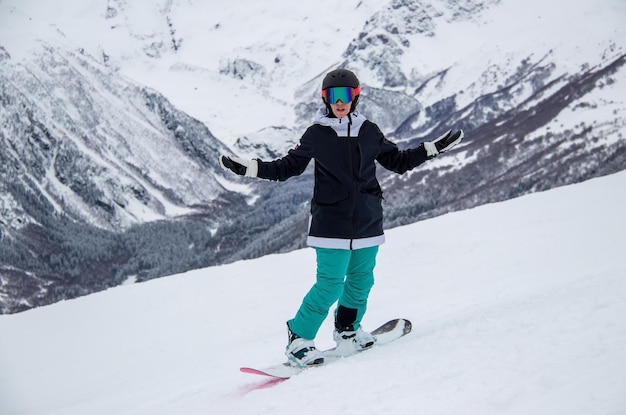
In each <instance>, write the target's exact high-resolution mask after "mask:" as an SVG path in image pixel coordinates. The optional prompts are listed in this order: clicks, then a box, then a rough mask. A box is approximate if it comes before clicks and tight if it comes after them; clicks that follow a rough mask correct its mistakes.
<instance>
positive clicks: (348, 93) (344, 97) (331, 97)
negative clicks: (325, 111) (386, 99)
mask: <svg viewBox="0 0 626 415" xmlns="http://www.w3.org/2000/svg"><path fill="white" fill-rule="evenodd" d="M360 92H361V88H360V87H356V88H351V87H349V86H337V87H334V88H326V89H324V90H323V91H322V95H323V96H324V98H326V101H327V102H328V103H329V104H336V103H337V102H339V101H341V102H343V103H344V104H347V103H349V102H352V100H353V99H354V97H355V96H357V95H359V93H360Z"/></svg>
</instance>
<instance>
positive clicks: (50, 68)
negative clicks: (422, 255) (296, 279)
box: [0, 0, 626, 312]
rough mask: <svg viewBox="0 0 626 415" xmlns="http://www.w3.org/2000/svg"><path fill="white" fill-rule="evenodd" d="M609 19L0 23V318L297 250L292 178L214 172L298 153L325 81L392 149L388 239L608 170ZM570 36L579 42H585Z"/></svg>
mask: <svg viewBox="0 0 626 415" xmlns="http://www.w3.org/2000/svg"><path fill="white" fill-rule="evenodd" d="M624 16H626V4H624V2H623V1H620V0H604V1H601V2H595V3H593V4H591V3H590V2H587V1H583V0H574V1H570V2H567V4H566V5H565V4H564V3H563V2H558V1H552V2H542V1H539V0H531V1H527V2H524V3H520V2H516V1H514V0H500V1H496V0H493V1H482V2H473V1H443V2H442V1H434V0H433V1H419V2H418V1H410V0H392V1H388V2H378V1H345V2H342V3H341V4H337V3H336V2H331V1H329V0H320V1H315V2H299V3H297V4H296V3H294V4H293V5H285V4H284V2H278V1H270V2H254V1H251V0H245V1H244V0H242V1H239V2H221V1H220V2H210V3H207V2H199V1H181V0H167V1H165V0H163V1H157V2H148V1H132V2H131V1H125V0H107V1H104V0H89V1H84V0H82V1H79V0H71V1H67V2H65V3H64V7H58V5H55V4H53V3H46V2H42V1H35V0H20V1H18V0H3V1H2V2H0V103H1V104H2V111H1V112H0V141H1V143H2V146H1V147H0V161H1V164H2V167H1V170H0V177H1V181H0V211H1V212H2V216H1V218H0V312H14V311H19V310H23V309H26V308H30V307H33V306H37V305H41V304H47V303H50V302H53V301H56V300H59V299H63V298H68V297H73V296H76V295H81V294H85V293H89V292H93V291H97V290H100V289H103V288H106V287H111V286H115V285H118V284H120V283H121V282H123V281H126V280H128V279H132V280H140V281H141V280H145V279H149V278H153V277H157V276H162V275H168V274H171V273H175V272H181V271H184V270H187V269H191V268H197V267H201V266H209V265H215V264H220V263H225V262H231V261H234V260H237V259H241V258H251V257H255V256H259V255H264V254H267V253H270V252H284V251H288V250H291V249H294V248H297V247H301V246H303V243H304V238H303V237H304V233H305V229H306V223H307V215H308V200H309V198H310V193H311V189H310V182H311V176H310V172H307V173H305V175H303V176H302V177H300V178H296V179H291V180H290V181H288V182H286V183H281V184H276V183H268V182H261V181H253V180H245V179H239V178H236V177H232V176H230V175H228V174H225V173H224V172H222V171H221V170H220V169H219V167H218V166H217V163H216V160H217V155H218V154H220V153H222V152H226V153H230V152H233V153H236V154H238V155H241V156H244V157H256V156H258V157H261V158H264V159H271V158H274V157H279V156H280V155H282V154H284V153H285V152H286V150H287V149H289V148H290V147H292V146H293V145H294V144H295V143H296V142H297V140H298V138H299V135H300V134H301V133H302V131H303V128H304V127H305V126H306V125H307V124H308V122H309V120H310V118H311V116H312V111H313V110H314V109H315V108H316V107H317V106H318V105H319V102H320V101H319V85H320V82H321V78H322V77H323V75H324V74H325V72H326V71H327V70H328V69H330V68H334V67H337V66H346V67H349V68H351V69H353V70H355V71H356V72H357V73H358V74H359V77H360V79H361V82H362V84H363V94H362V95H363V97H362V100H361V104H360V109H361V111H363V112H364V113H365V114H366V115H367V116H368V117H369V118H371V119H372V120H374V121H375V122H377V123H378V124H379V125H380V126H381V128H382V129H383V131H385V132H386V133H387V135H388V136H389V138H391V139H392V140H394V141H397V142H398V143H399V144H400V145H401V146H402V147H408V146H414V145H417V144H418V143H419V142H421V141H423V140H424V139H427V138H432V137H433V136H436V135H437V134H439V133H440V132H443V131H445V130H447V129H448V128H463V129H464V130H465V132H466V139H465V141H464V143H463V144H462V145H461V146H460V147H459V149H458V150H457V151H455V152H454V153H451V154H450V155H446V156H445V157H440V158H438V159H436V160H435V161H432V162H429V163H427V164H425V165H424V166H423V167H421V168H419V169H416V170H414V171H413V172H410V173H408V174H406V175H404V176H401V177H398V176H396V175H393V174H390V173H388V172H385V171H381V172H380V176H381V182H382V184H383V187H384V190H385V199H386V202H385V209H386V215H387V222H386V224H387V227H388V228H391V227H393V226H396V225H400V224H406V223H411V222H414V221H416V220H420V219H424V218H428V217H432V216H435V215H439V214H442V213H445V212H449V211H453V210H459V209H465V208H469V207H472V206H476V205H480V204H484V203H488V202H493V201H498V200H503V199H508V198H512V197H516V196H520V195H523V194H526V193H529V192H535V191H540V190H545V189H549V188H552V187H555V186H560V185H564V184H568V183H574V182H579V181H582V180H586V179H589V178H591V177H595V176H599V175H605V174H609V173H612V172H616V171H619V170H623V169H624V168H626V139H625V138H624V134H625V133H626V103H625V99H624V96H625V94H624V92H626V70H625V68H624V63H626V49H625V46H626V45H625V44H624V39H626V33H625V32H626V29H624V26H623V24H621V20H622V17H624ZM587 28H590V30H587Z"/></svg>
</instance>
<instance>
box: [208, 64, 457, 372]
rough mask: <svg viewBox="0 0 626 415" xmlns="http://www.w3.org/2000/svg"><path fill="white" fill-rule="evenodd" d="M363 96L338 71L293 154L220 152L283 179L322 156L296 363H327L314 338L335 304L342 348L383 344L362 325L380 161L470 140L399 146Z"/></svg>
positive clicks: (231, 161)
mask: <svg viewBox="0 0 626 415" xmlns="http://www.w3.org/2000/svg"><path fill="white" fill-rule="evenodd" d="M360 93H361V87H360V83H359V80H358V79H357V77H356V75H355V74H354V73H353V72H351V71H349V70H347V69H336V70H333V71H331V72H329V73H328V74H327V75H326V76H325V77H324V80H323V82H322V101H323V103H324V106H323V107H321V108H320V109H318V111H317V113H316V114H315V120H314V123H313V125H311V126H310V127H309V128H308V129H307V130H306V131H305V133H304V135H303V136H302V138H301V139H300V143H299V144H298V146H297V147H296V148H295V149H293V150H290V151H289V152H288V154H287V155H286V156H284V157H283V158H280V159H278V160H274V161H270V162H266V161H261V160H258V159H255V160H243V159H240V158H236V157H227V156H220V164H221V165H222V167H224V168H225V169H228V170H230V171H232V172H234V173H236V174H238V175H242V176H247V177H259V178H263V179H269V180H280V181H284V180H287V179H288V178H290V177H292V176H296V175H299V174H302V172H304V170H305V169H306V167H307V165H308V164H309V162H310V161H311V159H314V160H315V185H314V189H313V200H312V201H311V222H310V229H309V236H308V238H307V244H308V245H309V246H311V247H314V248H315V251H316V260H317V280H316V282H315V284H314V285H313V287H312V288H311V289H310V291H309V292H308V293H307V294H306V296H305V297H304V299H303V300H302V304H301V306H300V308H299V309H298V311H297V312H296V314H295V317H294V318H293V319H291V320H289V321H288V322H287V331H288V335H289V339H288V344H287V347H286V352H285V354H286V355H287V358H288V359H289V362H290V363H292V364H293V365H296V366H306V365H317V364H321V363H323V362H324V356H323V354H322V352H321V351H320V350H318V349H316V348H315V343H314V339H315V336H316V335H317V332H318V330H319V328H320V326H321V324H322V322H323V321H324V319H325V318H326V316H327V315H328V311H329V309H330V307H331V306H332V305H333V304H334V303H335V302H337V308H336V310H335V331H334V334H333V338H334V340H335V341H336V342H337V351H338V352H340V353H343V354H350V353H353V352H355V351H358V350H363V349H367V348H369V347H372V346H373V345H374V343H375V342H376V338H375V337H374V336H373V335H371V334H370V333H368V332H366V331H364V330H363V329H362V328H361V320H362V319H363V315H364V314H365V310H366V307H367V299H368V296H369V293H370V289H371V288H372V286H373V284H374V265H375V263H376V254H377V252H378V246H379V245H380V244H382V243H383V242H384V240H385V239H384V234H383V209H382V203H381V202H382V190H381V188H380V185H379V183H378V180H377V179H376V165H375V163H374V161H378V163H380V164H381V165H382V166H383V167H385V168H387V169H389V170H392V171H394V172H396V173H399V174H402V173H405V172H406V171H408V170H410V169H412V168H414V167H416V166H418V165H420V164H422V163H423V162H425V161H426V160H428V159H430V158H433V157H435V156H437V155H438V154H439V153H442V152H445V151H447V150H449V149H451V148H452V147H453V146H455V145H456V144H458V143H459V142H460V141H461V139H462V138H463V132H462V131H456V132H455V133H452V132H451V131H448V132H447V133H446V134H444V135H442V136H441V137H439V138H437V139H436V140H434V141H432V142H424V143H422V144H420V145H419V146H418V147H416V148H412V149H408V150H404V151H400V150H399V149H398V147H397V145H396V144H394V143H392V142H390V141H389V140H387V139H386V138H385V136H384V135H383V133H382V132H381V131H380V129H379V128H378V126H377V125H376V124H374V123H372V122H371V121H369V120H367V119H366V118H365V117H364V116H363V115H362V114H360V113H359V112H357V111H356V107H357V103H358V101H359V96H360Z"/></svg>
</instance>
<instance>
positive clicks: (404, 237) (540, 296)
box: [0, 172, 626, 415]
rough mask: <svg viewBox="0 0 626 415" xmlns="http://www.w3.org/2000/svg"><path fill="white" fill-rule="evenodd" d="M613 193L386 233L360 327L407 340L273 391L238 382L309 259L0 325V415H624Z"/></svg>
mask: <svg viewBox="0 0 626 415" xmlns="http://www.w3.org/2000/svg"><path fill="white" fill-rule="evenodd" d="M625 188H626V172H620V173H616V174H614V175H610V176H605V177H601V178H597V179H593V180H589V181H587V182H583V183H579V184H576V185H571V186H567V187H561V188H557V189H553V190H550V191H547V192H543V193H534V194H531V195H528V196H524V197H521V198H518V199H514V200H509V201H506V202H502V203H497V204H490V205H484V206H481V207H478V208H474V209H471V210H467V211H461V212H456V213H451V214H447V215H444V216H440V217H437V218H434V219H430V220H427V221H422V222H419V223H416V224H412V225H409V226H405V227H401V228H396V229H392V230H389V231H387V243H386V244H385V245H383V246H382V247H381V250H380V254H379V257H378V264H377V268H376V278H377V280H376V285H375V286H374V289H373V291H372V294H371V298H370V303H369V311H368V313H367V315H366V318H365V320H364V322H363V324H364V327H365V328H366V329H367V328H370V329H373V328H374V327H376V326H378V325H379V324H380V323H383V322H385V321H387V320H388V319H391V318H394V317H405V318H408V319H410V320H411V321H412V322H413V331H412V333H411V334H409V335H408V336H406V337H405V338H403V339H401V340H398V341H397V342H395V343H393V344H390V345H387V346H384V347H375V348H374V349H373V350H371V351H368V352H365V353H362V354H360V355H357V356H354V357H351V358H348V359H343V360H341V361H339V362H337V363H333V364H330V365H328V366H325V367H320V368H315V369H310V370H307V371H305V372H303V373H302V374H300V375H299V376H297V377H295V378H292V379H290V380H287V381H284V382H278V383H272V382H271V381H268V380H266V379H265V378H262V377H255V376H253V375H249V374H243V373H240V372H239V371H238V369H239V367H240V366H264V365H267V364H271V363H276V362H279V361H281V360H283V358H284V357H283V354H282V353H283V350H284V346H285V341H286V330H285V321H286V320H287V319H289V318H291V317H292V316H293V314H294V313H295V311H296V309H297V307H298V305H299V303H300V300H301V298H302V296H303V295H304V294H305V293H306V291H307V290H308V288H309V287H310V285H311V284H312V282H313V280H314V272H315V257H314V251H313V250H312V249H303V250H299V251H294V252H291V253H288V254H280V255H271V256H266V257H263V258H260V259H256V260H249V261H242V262H237V263H234V264H229V265H224V266H220V267H213V268H208V269H203V270H196V271H191V272H187V273H184V274H181V275H177V276H173V277H170V278H161V279H158V280H152V281H149V282H146V283H142V284H130V285H124V286H120V287H117V288H114V289H110V290H108V291H105V292H101V293H98V294H94V295H90V296H87V297H82V298H79V299H76V300H72V301H65V302H61V303H57V304H54V305H51V306H46V307H41V308H36V309H33V310H29V311H26V312H23V313H19V314H14V315H1V316H0V333H2V334H1V335H2V341H0V368H1V369H0V414H3V415H22V414H24V415H26V414H28V415H36V414H47V415H61V414H63V415H78V414H80V415H83V414H90V415H97V414H117V415H122V414H128V415H130V414H132V415H148V414H149V415H158V414H186V415H193V414H289V415H292V414H294V413H297V414H339V413H341V414H481V415H486V414H525V415H526V414H550V415H555V414H567V415H571V414H584V415H590V414H602V415H610V414H613V415H618V414H624V413H626V394H625V393H624V392H625V391H626V317H625V316H626V301H625V299H626V278H624V276H625V275H626V260H625V259H624V258H625V257H624V247H625V246H626V218H625V217H624V211H625V208H626V192H624V189H625ZM331 331H332V325H331V321H330V319H327V321H326V322H325V323H324V325H323V326H322V328H321V330H320V333H319V336H318V339H317V344H318V347H324V348H325V347H329V346H332V340H331V337H332V336H331Z"/></svg>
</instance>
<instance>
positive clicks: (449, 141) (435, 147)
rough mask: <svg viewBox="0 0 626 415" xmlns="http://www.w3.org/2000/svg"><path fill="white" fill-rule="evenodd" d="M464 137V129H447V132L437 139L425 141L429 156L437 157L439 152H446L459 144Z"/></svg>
mask: <svg viewBox="0 0 626 415" xmlns="http://www.w3.org/2000/svg"><path fill="white" fill-rule="evenodd" d="M462 139H463V130H459V131H455V132H454V133H453V132H452V130H449V131H447V132H446V133H445V134H443V135H442V136H440V137H439V138H437V139H436V140H435V141H425V142H424V149H425V150H426V154H428V157H435V156H436V155H438V154H439V153H445V152H446V151H448V150H450V149H451V148H452V147H454V146H455V145H457V144H459V143H460V142H461V140H462Z"/></svg>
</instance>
